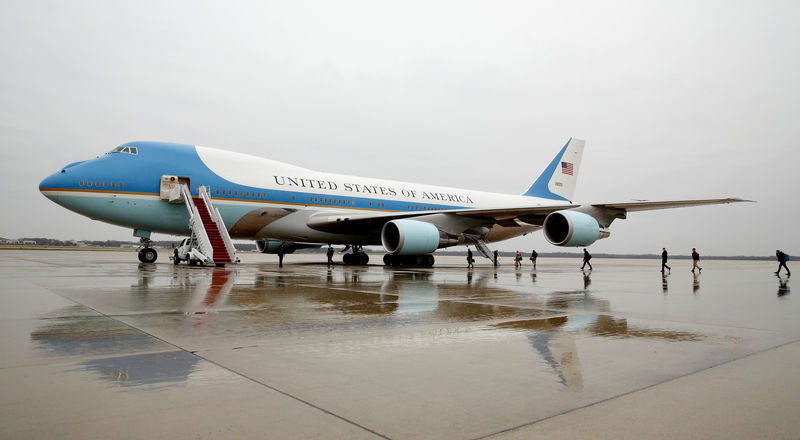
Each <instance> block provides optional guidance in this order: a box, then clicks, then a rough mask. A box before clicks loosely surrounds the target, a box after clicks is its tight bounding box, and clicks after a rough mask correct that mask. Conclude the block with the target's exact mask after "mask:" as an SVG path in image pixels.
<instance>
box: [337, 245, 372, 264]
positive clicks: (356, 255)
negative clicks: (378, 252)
mask: <svg viewBox="0 0 800 440" xmlns="http://www.w3.org/2000/svg"><path fill="white" fill-rule="evenodd" d="M345 250H347V248H345ZM342 262H344V264H347V265H362V266H363V265H365V264H367V263H369V255H367V253H366V252H364V250H363V249H362V248H361V245H354V246H353V253H352V254H344V256H343V257H342Z"/></svg>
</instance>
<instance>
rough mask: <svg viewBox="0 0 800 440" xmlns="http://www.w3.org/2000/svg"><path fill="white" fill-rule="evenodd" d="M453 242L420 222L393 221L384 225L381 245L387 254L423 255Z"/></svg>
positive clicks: (433, 227) (433, 228)
mask: <svg viewBox="0 0 800 440" xmlns="http://www.w3.org/2000/svg"><path fill="white" fill-rule="evenodd" d="M451 241H455V242H454V243H453V244H456V243H457V242H458V240H454V239H449V238H447V237H446V236H444V237H443V234H442V233H440V232H439V229H438V228H437V227H436V226H434V225H432V224H430V223H425V222H421V221H418V220H392V221H390V222H387V223H386V224H385V225H383V229H382V230H381V243H383V248H384V249H386V252H389V253H390V254H394V255H423V254H429V253H431V252H433V251H435V250H436V249H439V248H440V247H444V246H450V245H451V244H450V243H451Z"/></svg>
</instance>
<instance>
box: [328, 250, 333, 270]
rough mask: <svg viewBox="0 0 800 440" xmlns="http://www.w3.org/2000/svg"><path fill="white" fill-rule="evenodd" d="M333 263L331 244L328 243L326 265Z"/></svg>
mask: <svg viewBox="0 0 800 440" xmlns="http://www.w3.org/2000/svg"><path fill="white" fill-rule="evenodd" d="M332 265H333V246H331V245H328V266H332Z"/></svg>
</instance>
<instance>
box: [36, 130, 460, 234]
mask: <svg viewBox="0 0 800 440" xmlns="http://www.w3.org/2000/svg"><path fill="white" fill-rule="evenodd" d="M123 146H135V147H137V149H138V154H136V155H133V154H127V153H112V154H106V155H103V156H100V157H98V158H95V159H91V160H87V161H83V162H76V163H74V164H70V166H67V167H65V168H64V169H62V170H61V171H60V172H58V173H55V174H53V175H51V176H49V177H47V178H45V179H44V180H43V181H42V182H41V184H40V185H39V187H40V189H43V190H44V189H52V190H59V189H62V190H67V191H70V190H72V194H74V195H72V194H70V195H62V196H58V197H53V201H55V202H57V203H59V204H62V205H64V206H65V207H67V208H69V209H71V210H73V211H76V212H78V213H81V214H83V215H87V216H89V217H91V218H95V219H98V220H102V221H107V222H109V223H112V224H118V225H120V226H129V227H142V228H145V224H146V225H147V228H149V229H150V230H153V231H157V232H168V233H176V232H177V231H179V230H180V231H183V230H188V229H185V228H186V226H180V223H185V222H188V217H184V216H183V215H180V216H179V217H177V216H176V214H175V213H177V211H175V210H174V208H179V209H180V205H169V208H167V205H168V204H166V203H165V202H163V201H156V200H150V201H148V202H147V203H144V201H145V199H139V198H137V199H136V200H140V201H141V202H142V204H141V205H138V206H139V207H141V208H144V206H147V208H146V209H140V210H136V209H120V208H121V207H122V206H128V205H125V204H123V203H119V202H121V201H122V200H121V199H117V202H118V203H117V204H116V205H113V208H112V205H111V204H110V203H109V201H110V200H111V198H105V197H84V195H85V194H86V193H89V192H91V193H97V192H98V191H100V192H110V193H116V194H127V195H136V194H142V195H151V196H154V195H157V194H158V193H159V190H160V182H161V176H162V175H176V176H180V177H187V178H189V179H190V186H191V192H192V193H193V194H197V187H198V186H206V187H208V188H210V192H211V196H212V198H214V199H216V200H228V201H231V202H232V203H226V204H219V205H218V208H219V209H220V212H221V213H222V214H223V217H224V220H225V223H226V226H228V228H231V227H233V225H234V224H235V223H236V222H237V221H238V220H239V219H240V218H241V217H242V216H244V215H245V214H246V213H247V212H250V211H252V210H254V209H258V208H257V207H255V206H253V205H252V204H249V203H248V204H236V202H240V201H243V202H260V203H265V204H266V203H270V204H289V205H300V206H308V207H319V208H335V209H363V210H373V211H431V212H433V211H438V210H448V209H464V207H463V206H455V205H446V204H435V203H410V202H407V201H402V200H387V199H380V198H370V197H352V196H343V195H330V194H324V193H312V192H304V191H285V190H266V189H263V188H259V187H252V186H245V185H239V184H236V183H233V182H231V181H229V180H227V179H224V178H222V177H220V176H219V175H217V174H216V173H214V172H213V171H211V170H210V169H209V168H208V167H207V166H206V164H205V163H204V162H203V161H202V160H201V159H200V157H199V156H198V154H197V150H196V149H195V147H194V146H193V145H187V144H175V143H166V142H129V143H126V144H123ZM265 172H269V170H265ZM90 181H91V182H92V186H91V187H90V186H88V182H90ZM97 183H99V184H100V186H98V185H97ZM112 183H113V185H112ZM120 184H121V185H120ZM228 192H230V194H228ZM245 194H247V195H245ZM109 197H111V196H110V195H109ZM92 198H94V199H96V200H89V199H92ZM79 199H86V200H83V201H81V200H79ZM123 200H124V199H123ZM129 200H132V199H129ZM156 202H157V203H156ZM151 203H156V204H155V205H151ZM158 203H160V204H163V205H165V206H164V209H167V210H166V211H165V210H164V209H161V208H160V207H158ZM111 211H116V212H111ZM123 213H124V214H123ZM159 219H163V227H158V225H159V224H160V223H159V222H160V220H159ZM184 219H185V222H184ZM136 225H139V226H136Z"/></svg>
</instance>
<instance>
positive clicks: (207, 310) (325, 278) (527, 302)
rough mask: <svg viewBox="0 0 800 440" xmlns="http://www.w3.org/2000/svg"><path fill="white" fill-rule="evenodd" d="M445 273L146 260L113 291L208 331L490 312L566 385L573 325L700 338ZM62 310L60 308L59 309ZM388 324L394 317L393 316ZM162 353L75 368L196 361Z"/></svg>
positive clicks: (80, 329)
mask: <svg viewBox="0 0 800 440" xmlns="http://www.w3.org/2000/svg"><path fill="white" fill-rule="evenodd" d="M209 272H211V273H209ZM450 275H452V273H448V272H446V271H442V272H440V273H437V271H435V270H420V271H417V270H396V269H395V270H375V269H374V268H348V269H345V270H327V271H313V272H309V271H307V270H306V271H303V272H301V271H297V272H294V273H292V272H288V273H286V272H268V271H258V272H255V273H253V272H250V273H246V274H245V275H244V276H242V275H241V274H240V273H239V272H237V271H236V270H226V269H212V270H210V271H207V270H203V271H191V270H187V269H185V268H178V269H173V272H172V278H171V279H168V280H167V281H169V284H168V285H163V286H161V285H157V284H159V283H163V282H164V278H163V277H162V278H161V280H158V279H157V273H156V274H154V273H153V272H152V270H151V269H150V268H148V269H143V270H142V272H141V275H140V279H139V281H138V282H137V284H135V285H133V286H131V289H130V291H129V294H128V295H127V296H125V295H123V296H121V297H118V299H119V300H120V301H122V302H124V301H125V300H127V301H128V302H127V303H126V306H127V307H130V308H131V309H133V310H137V311H141V310H145V309H153V310H154V311H155V312H156V313H174V312H175V311H176V310H175V308H177V309H178V310H181V311H183V314H184V315H186V316H191V317H192V319H193V321H191V322H190V323H192V324H194V325H193V327H195V328H196V327H197V326H198V325H200V324H210V328H211V329H210V330H209V331H215V330H214V327H216V328H222V327H227V326H230V325H236V326H237V331H241V332H244V333H243V335H244V336H246V335H247V334H256V333H259V334H268V333H269V332H270V331H272V330H273V329H278V330H286V329H288V330H289V331H293V330H292V329H293V328H294V327H293V326H295V327H297V328H302V329H303V331H314V329H321V330H324V331H330V329H331V328H333V327H336V326H340V327H339V328H348V326H353V327H352V328H351V330H358V325H360V324H359V321H358V320H353V319H350V318H346V319H344V320H342V319H341V318H340V317H343V316H344V317H355V316H359V315H361V316H364V315H367V316H374V317H380V318H381V319H383V318H384V317H385V318H389V319H400V320H403V322H406V323H408V322H411V323H415V322H419V323H421V324H426V325H427V324H430V322H431V321H440V322H452V323H469V322H485V321H494V322H495V324H492V325H490V326H489V327H487V329H490V330H491V329H495V330H496V329H508V330H515V331H523V332H525V337H526V338H527V340H528V343H529V344H530V346H531V347H532V348H533V349H534V350H535V351H536V352H537V353H538V354H539V356H540V357H541V358H542V359H543V360H544V361H545V363H546V364H547V365H548V366H549V367H550V368H551V369H552V370H553V371H554V372H555V373H556V375H557V377H558V380H559V381H560V382H561V383H562V384H564V385H565V386H566V387H568V388H569V389H572V390H578V389H581V388H582V387H583V380H582V375H581V367H580V360H579V357H578V353H577V350H576V345H575V339H574V335H576V334H580V333H584V334H585V333H589V334H592V335H595V336H601V337H613V338H657V339H664V340H670V341H698V340H701V339H703V336H701V335H699V334H695V333H690V332H677V331H668V330H661V329H652V330H651V329H646V328H637V327H634V326H630V325H628V322H627V320H626V319H625V318H615V317H614V316H612V314H611V312H610V306H609V304H608V302H607V301H605V300H598V299H596V298H594V297H593V296H592V295H590V294H589V293H588V291H587V290H574V291H551V292H547V293H535V294H534V293H532V292H526V291H525V290H524V289H523V290H519V289H517V290H509V289H507V288H503V287H502V286H499V285H498V284H497V281H496V280H495V278H494V276H495V275H494V274H492V273H491V272H489V271H481V272H476V273H475V274H473V273H472V272H468V274H467V279H466V281H464V280H463V278H462V279H461V281H457V280H454V279H453V278H452V277H451V276H450ZM437 276H438V277H437ZM582 276H583V277H584V278H583V283H584V285H585V286H588V285H589V283H590V282H591V280H587V278H588V275H586V274H583V275H582ZM154 279H155V280H154ZM535 282H536V276H535V275H532V278H531V286H534V285H535V284H534V283H535ZM223 309H225V310H226V311H231V312H246V313H245V314H233V313H232V314H229V315H226V318H225V320H212V321H208V319H209V318H208V316H209V314H211V315H215V312H218V311H220V310H223ZM331 313H336V314H334V315H332V314H331ZM69 314H70V313H69V312H68V311H67V313H65V314H64V315H69ZM64 315H62V316H64ZM498 321H501V322H499V323H498ZM387 324H388V325H393V324H391V321H387ZM104 326H106V327H108V328H106V327H104ZM95 327H97V329H96V330H93V329H94V328H95ZM117 327H119V328H117ZM309 329H310V330H309ZM197 331H205V330H200V329H198V330H197ZM31 339H32V341H34V342H35V343H37V344H38V345H39V346H41V347H44V348H48V349H51V350H52V351H54V352H56V353H60V354H64V353H66V354H81V355H97V354H113V353H114V352H115V351H114V350H115V348H114V347H115V346H116V347H117V348H116V350H118V351H117V352H120V353H121V351H119V350H120V348H119V347H120V346H121V347H122V349H124V350H125V353H130V352H131V351H145V350H139V348H142V347H146V346H147V345H148V344H153V341H152V339H153V338H150V337H148V336H147V335H146V334H144V333H142V332H139V331H138V330H134V329H132V328H130V327H127V326H124V325H122V324H119V323H117V322H116V321H114V320H109V319H108V318H106V317H100V316H74V317H71V318H69V319H65V320H61V321H59V322H58V323H54V324H48V326H46V327H44V328H42V329H39V330H36V331H34V332H33V333H32V334H31ZM120 343H121V344H120ZM153 351H156V350H155V349H154V350H153ZM167 355H168V356H167V358H161V357H155V358H148V357H147V356H146V355H133V356H130V355H127V356H118V357H113V356H111V357H104V358H103V359H99V360H93V361H86V362H84V363H82V364H81V367H82V368H85V369H86V370H88V371H92V372H95V373H97V374H99V375H100V376H101V377H103V378H105V379H109V378H111V379H113V380H116V381H119V382H120V383H122V382H124V383H126V384H128V385H141V384H148V385H152V384H156V383H164V384H167V383H175V382H179V381H180V380H186V378H187V377H188V376H189V375H190V374H191V372H192V370H193V369H195V368H196V367H195V364H196V362H197V361H196V360H192V359H195V358H193V357H192V359H188V358H186V359H185V358H184V357H182V356H179V355H177V354H175V355H174V356H173V354H169V353H167ZM148 356H149V355H148ZM154 356H160V355H154ZM169 356H172V357H169ZM187 356H191V355H189V354H187ZM165 359H169V360H170V361H169V362H167V361H166V360H165ZM156 361H163V362H161V365H162V366H166V367H165V369H161V370H158V371H156V370H154V371H153V372H150V371H149V370H147V368H146V367H144V365H145V364H151V363H153V362H156ZM178 370H180V371H178ZM184 373H185V374H184ZM181 378H183V379H181Z"/></svg>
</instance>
